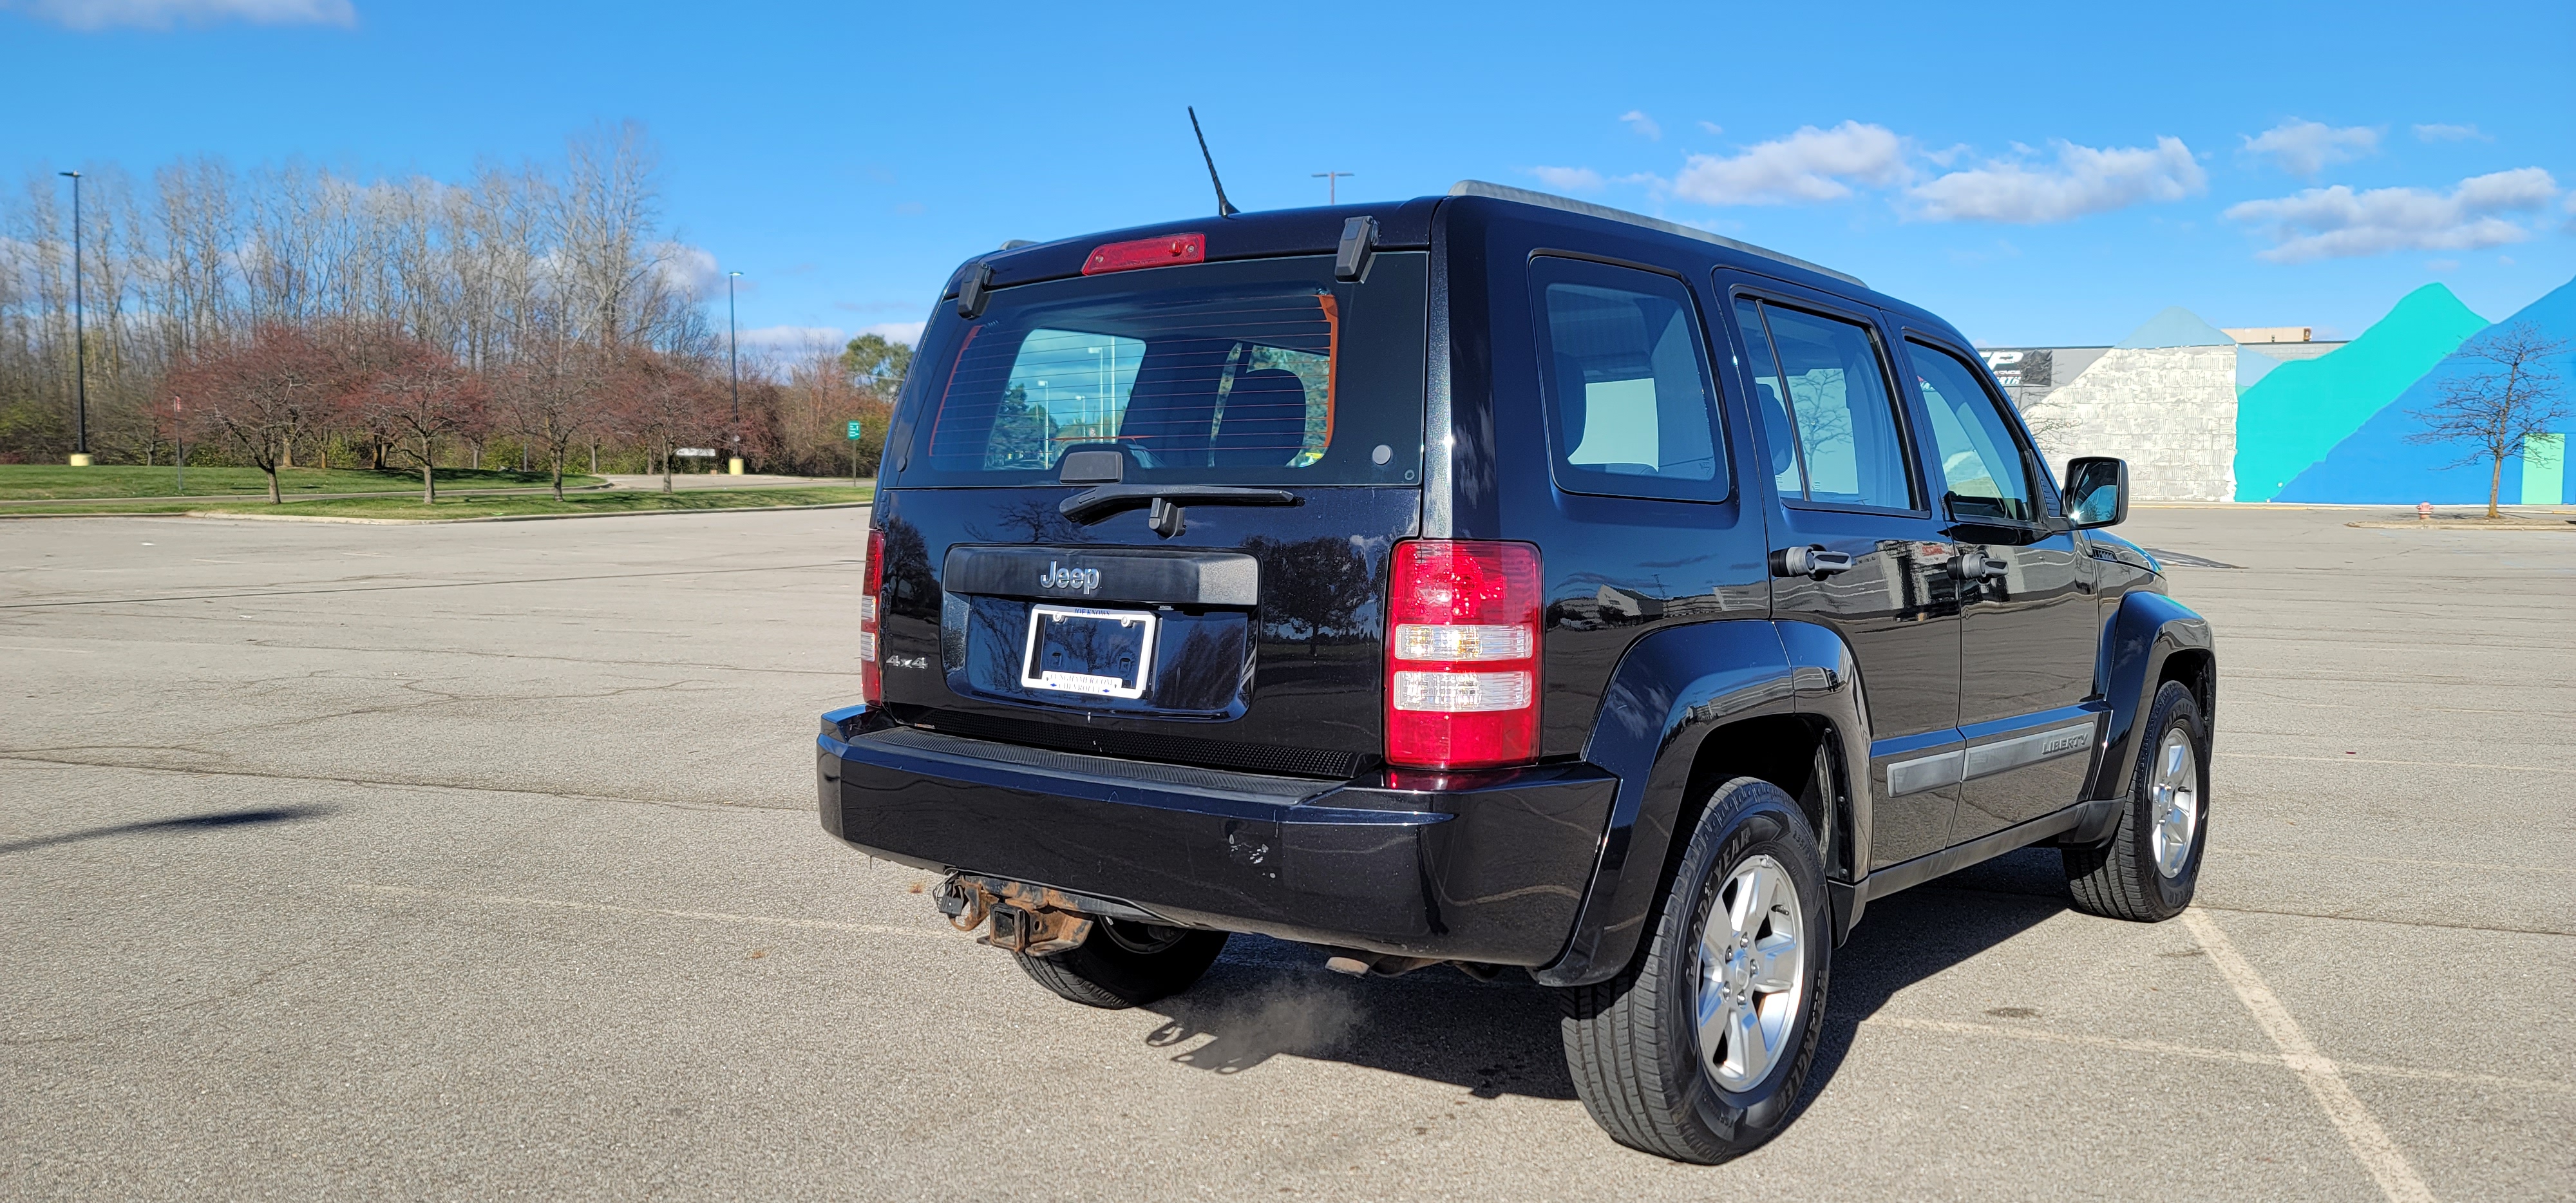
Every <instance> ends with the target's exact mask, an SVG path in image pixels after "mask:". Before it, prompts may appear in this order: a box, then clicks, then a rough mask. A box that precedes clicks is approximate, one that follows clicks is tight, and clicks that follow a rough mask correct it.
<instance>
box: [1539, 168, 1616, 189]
mask: <svg viewBox="0 0 2576 1203" xmlns="http://www.w3.org/2000/svg"><path fill="white" fill-rule="evenodd" d="M1529 173H1530V174H1531V175H1534V176H1537V177H1538V182H1540V183H1542V184H1545V185H1547V186H1548V187H1550V188H1554V189H1556V190H1557V191H1559V192H1599V191H1600V190H1601V173H1600V172H1598V171H1594V170H1592V169H1591V168H1589V167H1532V168H1530V169H1529Z"/></svg>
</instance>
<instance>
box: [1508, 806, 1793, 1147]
mask: <svg viewBox="0 0 2576 1203" xmlns="http://www.w3.org/2000/svg"><path fill="white" fill-rule="evenodd" d="M1830 907H1831V904H1830V903H1829V902H1827V900H1826V898H1825V875H1824V864H1823V861H1822V859H1821V857H1820V856H1819V855H1818V853H1817V850H1816V837H1815V833H1814V832H1813V831H1811V830H1809V828H1808V824H1807V819H1806V816H1805V815H1804V814H1801V813H1800V812H1799V810H1798V804H1797V802H1796V801H1795V800H1793V799H1791V798H1790V797H1789V795H1788V794H1786V793H1783V792H1781V790H1780V788H1779V787H1778V786H1775V785H1772V784H1771V783H1769V782H1767V781H1760V780H1756V779H1754V778H1751V777H1738V778H1736V779H1735V780H1733V781H1729V782H1727V783H1726V784H1724V785H1722V786H1719V787H1718V790H1717V795H1716V796H1715V797H1714V798H1712V799H1710V800H1709V804H1708V807H1707V809H1706V810H1705V811H1704V812H1703V813H1702V814H1701V815H1700V820H1699V824H1698V826H1697V828H1695V829H1694V830H1693V831H1692V833H1691V836H1690V843H1689V846H1688V847H1687V848H1686V849H1685V850H1684V851H1683V853H1682V859H1681V866H1680V868H1679V869H1677V870H1676V871H1675V872H1674V874H1673V881H1672V885H1671V887H1670V888H1669V889H1668V890H1666V892H1665V894H1664V897H1663V900H1662V902H1661V903H1660V904H1659V905H1658V906H1657V908H1656V914H1655V920H1654V926H1653V927H1652V928H1651V929H1650V931H1649V934H1648V936H1647V938H1646V945H1645V947H1644V948H1643V949H1641V950H1639V953H1638V956H1637V958H1636V959H1635V961H1634V962H1633V963H1632V964H1630V965H1629V967H1628V969H1627V970H1626V971H1625V972H1623V973H1621V974H1620V975H1619V976H1617V977H1615V978H1612V979H1610V980H1609V981H1606V982H1602V983H1599V984H1597V985H1591V986H1575V987H1572V988H1569V989H1566V990H1563V991H1561V992H1559V996H1558V997H1559V998H1560V999H1561V1000H1562V1001H1563V1004H1564V1007H1565V1019H1564V1024H1563V1032H1564V1036H1565V1062H1566V1068H1567V1069H1568V1070H1569V1071H1570V1072H1571V1073H1572V1075H1573V1077H1574V1092H1575V1093H1576V1094H1578V1095H1580V1096H1582V1098H1583V1105H1584V1107H1585V1108H1586V1109H1587V1110H1589V1111H1591V1113H1592V1118H1593V1120H1594V1121H1595V1122H1597V1123H1599V1124H1600V1125H1601V1127H1602V1130H1604V1131H1606V1132H1608V1133H1609V1134H1610V1138H1611V1139H1612V1140H1616V1141H1618V1142H1619V1143H1621V1144H1623V1145H1626V1146H1628V1147H1629V1148H1632V1149H1640V1150H1643V1151H1645V1152H1648V1153H1655V1154H1658V1155H1661V1156H1664V1157H1670V1158H1672V1159H1674V1160H1676V1161H1690V1162H1698V1163H1701V1164H1713V1163H1716V1162H1720V1161H1725V1160H1727V1159H1728V1158H1731V1157H1736V1156H1739V1155H1741V1154H1744V1153H1747V1152H1750V1151H1751V1150H1753V1149H1754V1148H1756V1147H1758V1146H1760V1145H1761V1144H1762V1143H1763V1142H1764V1141H1767V1140H1769V1139H1771V1138H1772V1137H1773V1136H1776V1135H1778V1134H1779V1132H1780V1130H1781V1129H1782V1128H1785V1127H1787V1126H1788V1123H1789V1117H1790V1115H1791V1114H1792V1113H1793V1112H1794V1111H1795V1110H1796V1109H1797V1102H1798V1095H1799V1092H1800V1091H1801V1090H1803V1089H1804V1088H1805V1086H1806V1082H1807V1071H1808V1070H1809V1069H1810V1068H1811V1067H1812V1066H1813V1065H1814V1063H1815V1057H1816V1045H1817V1043H1818V1037H1819V1036H1820V1035H1821V1034H1822V1032H1823V1030H1824V1013H1825V984H1826V981H1827V978H1828V974H1827V969H1828V968H1829V965H1828V958H1830V957H1831V956H1832V954H1833V914H1832V911H1831V909H1830ZM1739 916H1740V917H1739ZM1784 937H1785V938H1786V940H1787V941H1788V943H1785V944H1784V943H1783V938H1784ZM1792 945H1794V947H1792ZM1792 954H1794V956H1793V955H1792ZM1793 961H1794V964H1793V963H1792V962H1793Z"/></svg>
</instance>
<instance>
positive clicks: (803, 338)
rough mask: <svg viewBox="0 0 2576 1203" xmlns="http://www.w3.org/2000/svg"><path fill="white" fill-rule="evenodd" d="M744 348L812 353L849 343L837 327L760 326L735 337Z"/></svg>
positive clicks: (847, 337) (845, 335) (846, 335)
mask: <svg viewBox="0 0 2576 1203" xmlns="http://www.w3.org/2000/svg"><path fill="white" fill-rule="evenodd" d="M736 337H737V338H739V339H740V340H741V341H742V345H743V346H744V347H746V348H754V347H756V348H759V349H762V350H775V351H813V350H822V349H825V348H834V347H839V346H840V345H841V344H842V343H845V342H848V341H850V336H849V334H848V333H846V332H844V331H843V330H842V329H841V328H840V327H838V326H761V327H758V328H755V329H751V330H744V331H741V332H740V333H739V334H737V335H736Z"/></svg>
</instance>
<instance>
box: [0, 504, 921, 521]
mask: <svg viewBox="0 0 2576 1203" xmlns="http://www.w3.org/2000/svg"><path fill="white" fill-rule="evenodd" d="M875 504H876V502H874V501H826V502H823V503H821V504H819V505H734V506H716V507H710V508H707V509H700V510H630V511H627V512H625V513H622V514H489V515H485V516H484V517H480V518H342V517H335V516H331V515H327V514H261V513H253V512H249V511H232V510H163V511H159V512H148V511H147V512H142V513H137V512H133V511H126V510H115V511H107V512H104V513H92V514H0V519H10V518H22V519H32V518H217V519H222V518H239V519H242V520H244V521H249V522H331V523H339V524H342V525H347V526H453V525H455V524H457V523H460V522H553V521H556V520H559V519H565V518H668V517H672V516H674V515H691V514H694V515H699V516H704V515H708V514H774V513H777V512H779V511H781V510H853V509H866V508H867V507H869V506H872V505H875Z"/></svg>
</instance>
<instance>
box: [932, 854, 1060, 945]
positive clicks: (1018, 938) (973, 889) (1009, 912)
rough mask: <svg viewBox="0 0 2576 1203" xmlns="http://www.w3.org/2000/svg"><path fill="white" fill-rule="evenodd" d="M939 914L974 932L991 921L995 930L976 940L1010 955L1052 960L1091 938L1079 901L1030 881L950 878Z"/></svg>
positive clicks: (961, 875)
mask: <svg viewBox="0 0 2576 1203" xmlns="http://www.w3.org/2000/svg"><path fill="white" fill-rule="evenodd" d="M935 897H936V899H937V901H938V903H939V913H941V914H943V915H946V916H948V925H949V926H950V927H954V928H956V929H957V930H959V931H963V932H971V931H973V930H975V929H976V928H978V927H981V926H983V925H984V921H985V920H986V919H988V918H989V919H991V920H992V929H991V930H990V931H988V932H987V933H985V934H984V935H981V936H978V937H976V938H975V942H976V943H978V944H988V945H991V946H992V947H995V948H999V949H1003V950H1004V951H1007V952H1024V953H1027V954H1029V955H1030V956H1033V957H1043V956H1052V955H1054V954H1056V953H1059V952H1071V951H1072V950H1074V949H1076V948H1080V947H1082V942H1083V941H1084V940H1086V939H1089V938H1090V937H1091V919H1090V918H1089V917H1088V916H1087V915H1085V914H1084V913H1083V908H1082V906H1081V904H1080V903H1079V902H1077V901H1076V900H1075V899H1074V897H1073V896H1072V895H1070V894H1067V893H1065V892H1064V891H1062V890H1057V889H1052V888H1049V887H1047V886H1037V885H1030V884H1028V883H1027V882H1020V881H1003V880H1000V879H998V878H991V877H973V876H969V875H967V874H964V873H955V874H951V875H950V876H949V878H948V880H946V881H943V882H941V883H939V890H938V892H937V894H936V896H935Z"/></svg>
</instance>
